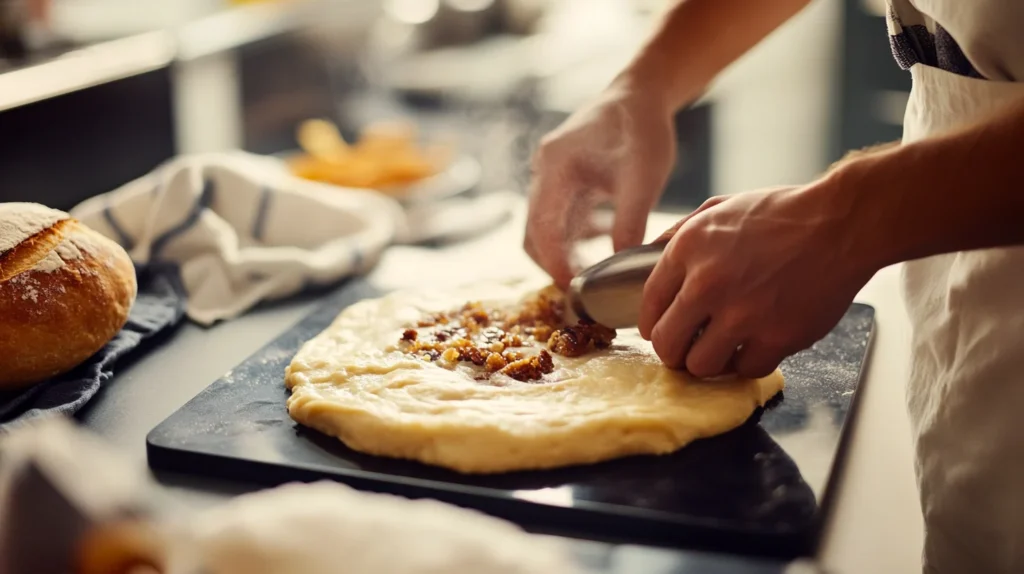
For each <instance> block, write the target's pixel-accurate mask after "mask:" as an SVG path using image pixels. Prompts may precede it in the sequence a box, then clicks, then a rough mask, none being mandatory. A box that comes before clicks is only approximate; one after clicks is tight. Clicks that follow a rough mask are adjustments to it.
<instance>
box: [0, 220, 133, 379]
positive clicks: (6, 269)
mask: <svg viewBox="0 0 1024 574" xmlns="http://www.w3.org/2000/svg"><path fill="white" fill-rule="evenodd" d="M135 295H136V283H135V268H134V267H133V266H132V262H131V259H129V257H128V254H127V253H125V251H124V249H122V248H121V246H120V245H118V244H116V243H114V242H113V241H111V240H109V239H107V238H106V237H103V236H102V235H100V234H99V233H96V232H95V231H93V230H91V229H89V228H87V227H85V226H84V225H83V224H81V223H79V222H78V221H77V220H75V219H73V218H71V216H70V215H68V214H67V213H64V212H63V211H57V210H55V209H50V208H48V207H44V206H42V205H38V204H34V203H0V390H7V389H15V388H20V387H25V386H29V385H32V384H34V383H38V382H41V381H44V380H46V379H48V378H50V377H53V376H55V375H58V374H60V373H64V372H66V371H69V370H71V369H72V368H74V367H75V366H77V365H79V364H80V363H82V362H83V361H85V360H86V359H88V358H89V357H90V356H92V355H93V354H94V353H96V351H99V350H100V349H101V348H103V346H104V345H105V344H106V343H107V342H108V341H110V339H112V338H113V337H114V335H116V334H117V332H118V331H119V330H120V329H121V327H123V326H124V324H125V322H126V321H127V319H128V311H129V310H130V309H131V306H132V303H133V302H134V301H135Z"/></svg>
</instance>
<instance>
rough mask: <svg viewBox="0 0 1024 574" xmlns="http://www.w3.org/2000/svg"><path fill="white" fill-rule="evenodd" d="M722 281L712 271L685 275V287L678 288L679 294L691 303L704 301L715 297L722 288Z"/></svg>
mask: <svg viewBox="0 0 1024 574" xmlns="http://www.w3.org/2000/svg"><path fill="white" fill-rule="evenodd" d="M723 283H724V282H723V281H722V279H721V277H720V276H718V275H716V274H714V273H697V274H695V275H693V276H692V277H689V276H688V277H687V278H686V282H685V288H684V289H681V290H680V292H679V293H680V296H681V297H685V298H686V299H689V300H690V301H691V303H695V302H697V301H701V302H705V301H709V300H713V299H715V297H716V295H717V294H718V293H720V292H721V290H722V288H723V286H724V285H723Z"/></svg>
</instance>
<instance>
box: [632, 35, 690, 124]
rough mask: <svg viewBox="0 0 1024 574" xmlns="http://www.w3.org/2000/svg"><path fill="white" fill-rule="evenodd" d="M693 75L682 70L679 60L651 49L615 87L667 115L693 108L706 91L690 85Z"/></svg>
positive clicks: (640, 55)
mask: <svg viewBox="0 0 1024 574" xmlns="http://www.w3.org/2000/svg"><path fill="white" fill-rule="evenodd" d="M689 76H690V74H689V73H687V72H686V68H685V67H684V66H680V65H679V62H678V57H676V58H673V57H671V55H670V54H666V53H664V50H663V49H661V48H659V47H657V46H656V45H652V46H649V47H648V48H647V49H645V50H642V51H641V53H640V54H639V55H638V56H637V57H636V59H634V60H633V62H632V63H631V64H630V65H629V66H627V67H626V69H624V70H623V71H622V72H621V73H619V75H618V76H616V77H615V79H614V80H613V81H612V86H613V87H615V88H616V89H619V90H622V91H624V92H626V93H629V94H634V95H639V96H640V97H643V98H644V99H646V100H648V102H649V104H650V105H655V106H658V109H659V110H661V111H663V112H664V113H665V114H667V115H674V114H675V113H676V112H677V111H678V110H679V109H681V108H683V107H685V106H687V105H689V104H692V103H693V102H695V101H696V100H697V99H699V98H700V96H701V94H702V93H703V91H704V86H703V84H700V85H698V83H697V82H692V81H689V79H688V78H689Z"/></svg>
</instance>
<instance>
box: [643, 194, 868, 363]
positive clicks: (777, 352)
mask: <svg viewBox="0 0 1024 574" xmlns="http://www.w3.org/2000/svg"><path fill="white" fill-rule="evenodd" d="M820 188H821V186H817V187H812V188H810V189H807V188H804V189H801V188H776V189H769V190H762V191H756V192H747V193H742V194H738V195H734V196H729V197H715V198H713V199H710V200H708V201H707V202H705V204H704V205H703V206H701V208H700V209H699V210H697V211H696V212H694V213H693V214H691V215H689V216H688V217H686V218H685V219H683V220H682V221H680V222H679V223H678V224H676V225H675V226H674V227H673V228H672V229H670V230H669V231H668V232H666V233H665V234H664V235H663V238H665V239H668V238H669V237H670V238H671V239H670V240H669V243H668V245H667V246H666V248H665V252H664V254H663V255H662V257H661V259H660V260H659V261H658V264H657V265H656V266H655V269H654V271H653V272H652V273H651V276H650V278H649V279H648V280H647V283H646V285H645V286H644V296H643V308H642V311H641V317H640V325H639V328H640V333H641V334H642V335H643V337H644V338H645V339H648V340H650V341H651V342H652V343H653V344H654V349H655V351H656V352H657V353H658V356H659V357H661V359H662V360H663V361H664V362H665V364H666V365H668V366H669V367H672V368H683V367H685V368H686V369H687V370H688V371H689V372H690V373H692V374H693V375H695V376H698V377H711V376H716V375H720V374H724V373H727V372H731V371H733V370H734V371H735V372H736V373H737V374H739V375H740V376H743V377H752V378H756V377H762V376H767V375H768V374H770V373H771V372H772V371H774V370H775V369H776V368H777V367H778V365H779V363H781V362H782V360H783V359H785V358H786V357H787V356H789V355H791V354H793V353H796V352H797V351H800V350H802V349H805V348H807V347H809V346H811V345H812V344H814V343H815V342H816V341H817V340H819V339H821V338H822V337H824V336H825V335H826V334H828V332H829V331H830V330H831V329H832V328H833V327H834V326H835V325H836V323H838V322H839V320H840V319H841V318H842V317H843V315H844V313H845V312H846V310H847V309H848V308H849V305H850V303H851V302H852V301H853V298H854V297H855V296H856V294H857V292H858V291H859V290H860V288H861V287H863V286H864V284H865V283H867V281H868V279H870V278H871V276H872V275H873V274H874V272H875V271H876V270H877V269H878V267H875V266H874V265H873V264H872V263H870V262H869V260H870V258H869V257H867V256H866V255H865V254H863V253H859V252H857V250H856V245H857V244H858V242H857V241H856V240H855V239H854V238H853V237H852V235H853V233H852V232H853V231H854V230H856V229H858V227H857V225H856V222H853V221H851V217H850V216H849V212H848V210H846V209H845V208H844V205H845V204H844V203H843V202H841V201H829V199H830V198H831V196H829V195H827V193H826V194H822V193H819V191H821V189H820ZM824 191H826V192H830V191H833V190H829V189H825V190H824ZM698 333H699V336H698Z"/></svg>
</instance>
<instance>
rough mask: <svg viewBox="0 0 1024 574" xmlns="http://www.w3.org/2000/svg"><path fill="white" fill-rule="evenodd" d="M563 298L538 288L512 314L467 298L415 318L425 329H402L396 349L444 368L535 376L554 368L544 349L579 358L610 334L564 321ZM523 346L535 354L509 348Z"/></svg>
mask: <svg viewBox="0 0 1024 574" xmlns="http://www.w3.org/2000/svg"><path fill="white" fill-rule="evenodd" d="M562 301H563V298H562V294H561V292H559V291H558V290H557V289H555V288H553V287H552V288H548V289H544V290H541V291H540V292H538V293H537V294H536V296H535V297H534V298H532V299H531V300H529V301H527V302H525V303H524V304H523V305H522V306H521V307H520V308H519V309H517V310H516V311H515V312H505V311H499V310H491V311H489V312H488V311H487V310H486V309H484V307H483V305H482V304H481V303H479V302H476V301H471V302H468V303H466V304H465V305H463V306H462V307H461V308H460V309H457V310H454V311H450V312H447V313H435V314H433V315H431V316H429V317H425V318H424V319H422V320H420V321H419V322H417V328H419V329H431V330H432V331H430V332H423V333H419V332H417V330H416V329H411V328H410V329H406V330H405V331H404V332H403V333H402V337H401V341H400V342H399V348H401V349H402V350H403V351H404V352H407V353H410V354H412V355H414V356H418V357H421V358H423V359H424V360H428V361H436V360H438V359H439V358H440V359H443V360H444V362H445V363H447V365H445V366H447V367H449V368H454V366H455V365H456V364H458V363H460V362H466V363H472V364H473V365H476V366H481V367H484V369H485V370H486V372H488V373H495V372H499V373H502V374H505V375H507V376H509V377H512V378H513V379H516V380H518V381H534V380H539V379H541V378H542V377H543V376H544V375H546V374H548V373H551V372H553V371H554V368H555V367H554V361H553V360H552V357H551V354H550V353H549V352H548V350H547V349H545V348H544V347H547V348H548V349H550V350H551V352H554V353H556V354H559V355H563V356H566V357H579V356H582V355H585V354H586V353H588V352H590V351H592V350H594V349H604V348H607V347H608V346H609V345H610V344H611V341H612V339H614V338H615V331H614V330H613V329H609V328H607V327H604V326H602V325H598V324H595V323H582V322H581V323H579V324H577V325H572V326H568V325H566V324H565V320H564V317H563V312H562V307H563V304H562ZM527 347H533V348H537V347H540V349H539V353H538V354H532V352H521V351H517V350H513V349H520V348H527ZM476 378H477V379H480V377H479V376H477V377H476ZM486 378H487V377H486V376H485V377H483V380H486Z"/></svg>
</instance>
